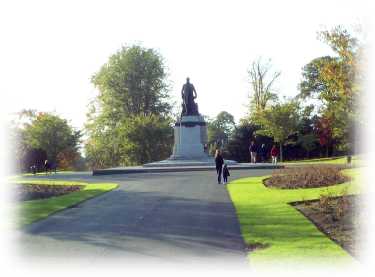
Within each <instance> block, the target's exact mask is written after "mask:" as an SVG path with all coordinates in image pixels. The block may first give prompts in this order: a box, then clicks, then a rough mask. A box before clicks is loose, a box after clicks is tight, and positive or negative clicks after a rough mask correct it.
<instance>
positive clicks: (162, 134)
mask: <svg viewBox="0 0 375 277" xmlns="http://www.w3.org/2000/svg"><path fill="white" fill-rule="evenodd" d="M92 83H93V84H94V85H95V86H96V87H97V88H98V89H99V95H98V97H97V98H96V99H95V100H94V101H93V102H92V103H91V105H90V107H89V112H88V121H87V124H86V132H87V135H88V140H87V142H86V145H85V152H86V155H87V158H88V160H89V162H90V164H91V166H92V167H107V166H118V165H129V164H139V163H143V162H145V161H147V162H149V161H154V160H157V159H160V157H164V158H165V157H166V156H167V154H166V151H165V147H166V146H165V145H164V144H163V145H160V144H159V143H158V141H163V142H165V143H168V144H170V145H169V148H170V149H171V148H172V145H171V144H172V142H171V141H170V133H171V130H172V129H171V127H170V117H169V115H170V112H171V106H170V104H169V95H168V85H167V81H166V72H165V66H164V62H163V58H162V57H161V56H160V54H159V53H158V52H157V51H155V50H153V49H146V48H143V47H141V46H138V45H135V46H131V47H122V48H121V49H120V50H119V51H118V52H117V53H115V54H114V55H112V56H111V57H110V58H109V61H108V62H107V63H106V64H105V65H103V66H102V67H101V69H100V70H99V72H97V73H96V74H95V75H94V76H93V78H92ZM155 118H157V120H155ZM140 119H144V120H145V122H144V124H147V126H148V128H149V130H148V131H147V130H145V129H144V125H142V124H141V122H140V121H139V120H140ZM134 126H138V127H139V128H140V129H139V130H136V128H135V127H134ZM167 126H169V127H168V128H169V131H166V127H167ZM133 127H134V128H133ZM168 128H167V129H168ZM129 130H133V133H132V132H130V131H129ZM138 131H139V132H143V131H144V132H143V134H144V135H145V136H144V137H143V138H142V140H134V139H133V138H134V136H136V134H137V132H138ZM146 131H147V132H146ZM139 138H140V137H139ZM153 144H154V147H155V151H151V150H146V149H145V147H146V148H147V149H148V145H153ZM158 148H160V149H158ZM167 148H168V147H167ZM136 151H139V153H140V154H141V153H142V154H143V155H145V156H144V157H139V156H138V155H136V154H134V153H135V152H136ZM158 151H159V152H158Z"/></svg>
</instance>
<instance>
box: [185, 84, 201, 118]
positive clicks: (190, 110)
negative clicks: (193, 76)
mask: <svg viewBox="0 0 375 277" xmlns="http://www.w3.org/2000/svg"><path fill="white" fill-rule="evenodd" d="M181 96H182V100H183V103H182V115H199V113H198V106H197V104H196V103H195V102H194V99H195V98H197V92H196V91H195V88H194V85H193V84H192V83H190V78H189V77H187V78H186V84H184V85H183V86H182V90H181Z"/></svg>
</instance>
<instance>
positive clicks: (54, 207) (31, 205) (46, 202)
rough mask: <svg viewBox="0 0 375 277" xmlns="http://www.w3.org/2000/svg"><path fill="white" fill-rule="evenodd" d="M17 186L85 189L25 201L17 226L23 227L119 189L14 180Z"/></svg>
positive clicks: (111, 186) (48, 181)
mask: <svg viewBox="0 0 375 277" xmlns="http://www.w3.org/2000/svg"><path fill="white" fill-rule="evenodd" d="M13 182H14V183H17V184H39V185H43V184H44V185H84V186H85V188H84V189H83V190H81V191H78V192H72V193H69V194H66V195H62V196H58V197H51V198H47V199H41V200H31V201H23V202H21V203H20V204H19V205H17V212H18V219H17V223H16V224H17V226H19V227H21V226H24V225H26V224H30V223H32V222H34V221H37V220H41V219H43V218H46V217H48V216H49V215H51V214H53V213H55V212H58V211H60V210H63V209H66V208H68V207H70V206H73V205H75V204H77V203H80V202H82V201H85V200H87V199H90V198H92V197H95V196H98V195H100V194H102V193H105V192H108V191H110V190H113V189H115V188H117V186H118V185H117V184H111V183H97V184H88V183H82V182H68V181H56V180H54V181H51V180H14V181H13Z"/></svg>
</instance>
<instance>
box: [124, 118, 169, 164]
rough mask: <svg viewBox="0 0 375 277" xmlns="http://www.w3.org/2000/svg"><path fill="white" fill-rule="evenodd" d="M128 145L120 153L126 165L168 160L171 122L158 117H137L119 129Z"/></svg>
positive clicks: (125, 144)
mask: <svg viewBox="0 0 375 277" xmlns="http://www.w3.org/2000/svg"><path fill="white" fill-rule="evenodd" d="M119 132H121V133H122V135H123V136H124V141H126V143H124V144H122V145H121V148H120V152H121V155H122V156H121V157H122V160H123V161H124V163H125V164H144V163H147V162H152V161H158V160H162V159H165V158H167V157H168V156H170V154H171V145H172V143H173V129H172V127H171V121H170V120H166V119H163V118H161V117H160V116H157V115H150V116H143V115H141V116H136V117H134V118H132V119H131V120H128V121H126V122H124V124H123V125H122V126H120V127H119Z"/></svg>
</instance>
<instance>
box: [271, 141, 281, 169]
mask: <svg viewBox="0 0 375 277" xmlns="http://www.w3.org/2000/svg"><path fill="white" fill-rule="evenodd" d="M278 155H279V150H278V149H277V147H276V144H274V145H273V146H272V149H271V157H272V163H273V164H277V156H278Z"/></svg>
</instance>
